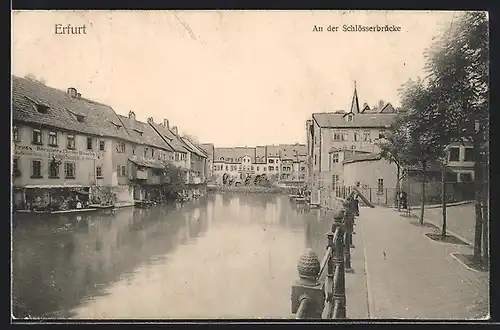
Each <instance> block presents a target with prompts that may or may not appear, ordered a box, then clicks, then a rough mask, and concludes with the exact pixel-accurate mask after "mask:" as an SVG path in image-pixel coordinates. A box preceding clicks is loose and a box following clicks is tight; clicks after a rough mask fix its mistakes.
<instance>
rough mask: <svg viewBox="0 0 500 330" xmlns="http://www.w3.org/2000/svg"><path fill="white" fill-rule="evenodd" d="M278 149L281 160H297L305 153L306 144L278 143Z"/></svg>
mask: <svg viewBox="0 0 500 330" xmlns="http://www.w3.org/2000/svg"><path fill="white" fill-rule="evenodd" d="M279 149H280V150H279V152H280V158H281V159H282V160H284V159H290V160H297V159H301V156H306V155H307V146H306V145H305V144H298V143H297V144H280V145H279Z"/></svg>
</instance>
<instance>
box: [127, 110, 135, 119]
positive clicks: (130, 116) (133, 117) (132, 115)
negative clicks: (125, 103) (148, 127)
mask: <svg viewBox="0 0 500 330" xmlns="http://www.w3.org/2000/svg"><path fill="white" fill-rule="evenodd" d="M128 118H129V119H133V120H135V112H133V111H129V112H128Z"/></svg>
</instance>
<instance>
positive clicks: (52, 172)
mask: <svg viewBox="0 0 500 330" xmlns="http://www.w3.org/2000/svg"><path fill="white" fill-rule="evenodd" d="M59 165H60V163H58V162H57V161H56V160H55V159H53V160H50V161H49V178H51V179H58V178H59Z"/></svg>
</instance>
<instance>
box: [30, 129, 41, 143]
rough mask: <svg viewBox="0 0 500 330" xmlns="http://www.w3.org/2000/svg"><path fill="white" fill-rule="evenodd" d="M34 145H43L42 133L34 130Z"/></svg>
mask: <svg viewBox="0 0 500 330" xmlns="http://www.w3.org/2000/svg"><path fill="white" fill-rule="evenodd" d="M32 142H33V144H43V141H42V132H41V131H40V130H39V129H36V128H34V129H33V141H32Z"/></svg>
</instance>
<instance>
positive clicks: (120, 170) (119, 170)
mask: <svg viewBox="0 0 500 330" xmlns="http://www.w3.org/2000/svg"><path fill="white" fill-rule="evenodd" d="M116 174H117V175H118V176H127V166H125V165H118V166H116Z"/></svg>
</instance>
